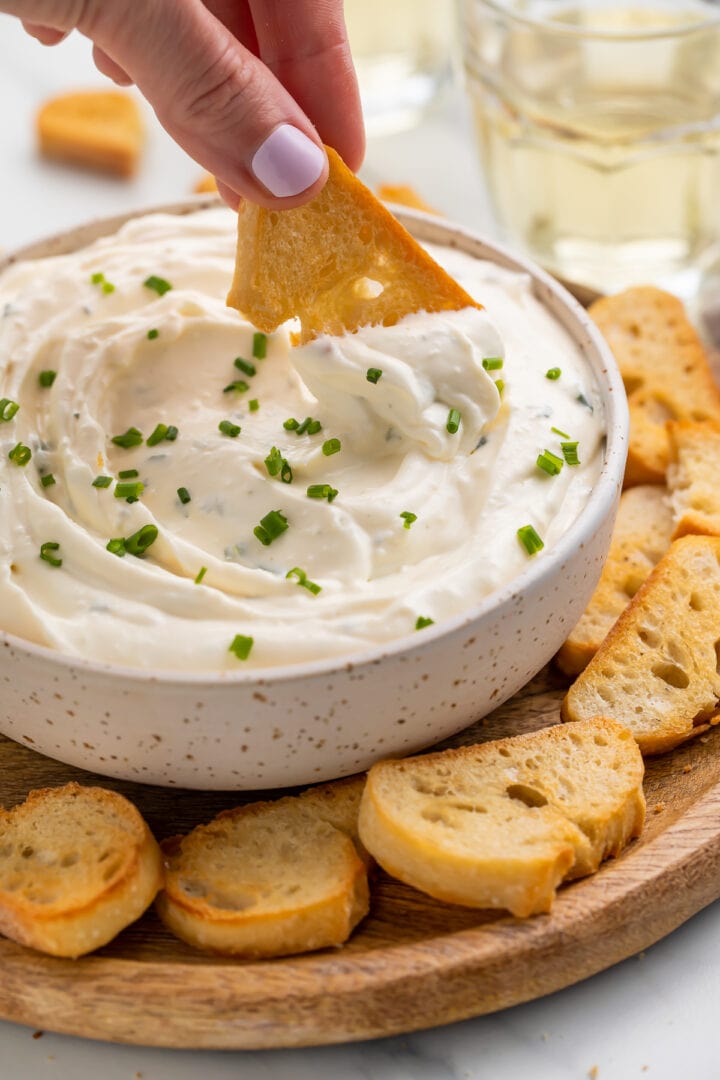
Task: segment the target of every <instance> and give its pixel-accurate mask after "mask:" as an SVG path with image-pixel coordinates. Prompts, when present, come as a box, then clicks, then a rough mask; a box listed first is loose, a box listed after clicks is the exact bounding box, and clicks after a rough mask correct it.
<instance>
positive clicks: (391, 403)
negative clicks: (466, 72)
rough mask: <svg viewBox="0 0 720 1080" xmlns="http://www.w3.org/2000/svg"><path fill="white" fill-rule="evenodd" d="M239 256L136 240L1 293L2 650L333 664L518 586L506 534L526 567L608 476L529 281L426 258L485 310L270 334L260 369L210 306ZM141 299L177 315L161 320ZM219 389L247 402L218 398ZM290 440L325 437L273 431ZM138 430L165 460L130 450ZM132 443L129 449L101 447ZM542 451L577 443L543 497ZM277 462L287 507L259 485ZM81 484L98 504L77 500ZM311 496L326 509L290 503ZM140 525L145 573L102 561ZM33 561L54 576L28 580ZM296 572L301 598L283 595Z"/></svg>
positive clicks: (24, 273) (223, 230) (153, 227)
mask: <svg viewBox="0 0 720 1080" xmlns="http://www.w3.org/2000/svg"><path fill="white" fill-rule="evenodd" d="M234 248H235V237H234V219H233V215H232V214H231V213H230V211H228V210H225V209H213V210H207V211H203V212H198V213H195V214H193V215H190V216H187V217H180V218H178V217H175V216H167V215H153V216H152V217H145V218H142V219H140V220H136V221H133V222H131V223H130V224H128V225H126V226H125V227H124V228H123V229H121V230H120V232H119V233H118V234H117V235H115V236H112V237H109V238H106V239H103V240H101V241H99V242H97V243H95V244H93V245H92V246H91V247H88V248H85V249H84V250H82V251H79V252H77V253H75V254H71V255H66V256H62V257H56V258H52V259H43V260H41V261H36V262H29V263H23V264H19V265H17V266H14V267H11V268H10V269H9V270H7V271H6V272H5V273H4V274H3V275H2V277H1V278H0V314H1V315H2V319H0V399H7V400H8V401H11V402H15V403H17V404H18V405H19V410H18V411H17V412H16V413H15V415H14V416H13V417H12V418H11V419H9V420H6V421H2V420H0V628H1V629H3V630H5V631H9V632H11V633H13V634H16V635H18V636H20V637H22V638H25V639H28V640H30V641H33V642H39V643H41V644H43V645H47V646H50V647H52V648H54V649H57V650H59V651H61V652H63V653H65V654H69V655H72V656H84V657H90V658H94V659H97V660H102V661H109V662H114V663H121V664H125V665H129V666H135V667H143V668H150V667H153V668H165V669H176V670H181V671H203V670H218V669H231V670H238V669H240V670H245V669H247V668H248V667H250V666H262V667H265V666H268V667H272V666H277V665H280V664H287V663H295V662H300V661H305V660H314V659H319V658H322V657H326V656H335V655H343V654H350V653H354V652H356V651H358V650H362V649H364V648H366V647H369V646H373V645H377V644H378V643H381V642H385V641H391V640H393V639H396V638H399V637H402V636H403V635H405V634H409V633H412V632H414V631H415V627H416V624H417V620H418V618H420V619H421V620H426V619H432V620H434V621H435V622H439V621H441V620H442V619H445V618H448V617H449V616H452V615H457V614H459V613H462V612H464V611H466V610H468V609H469V608H470V607H472V606H473V605H474V604H476V603H477V602H478V601H479V600H481V599H482V598H483V597H485V596H487V595H488V594H489V593H491V592H492V591H493V590H494V589H497V588H498V587H499V586H501V585H503V584H504V583H505V582H507V581H509V580H510V579H511V578H513V577H514V576H516V575H517V574H519V573H520V572H521V571H522V570H524V569H525V568H526V567H527V565H528V561H529V558H530V556H529V555H528V553H527V551H526V549H525V547H524V546H523V545H522V543H521V542H520V540H519V539H518V535H517V530H518V528H520V527H522V526H525V525H532V526H533V527H534V529H535V530H536V531H537V533H538V534H539V536H540V537H541V538H542V539H543V541H544V543H545V548H544V550H543V551H541V552H540V553H539V554H537V555H534V556H533V558H535V559H542V558H543V557H544V556H545V554H546V553H547V551H548V550H549V549H551V548H552V546H553V544H555V543H556V542H557V540H558V539H559V537H561V536H562V535H563V533H564V532H565V531H566V530H567V529H568V527H569V526H570V525H571V524H572V522H573V521H574V520H575V518H576V517H577V515H578V513H579V512H580V511H581V510H582V508H583V506H584V505H585V503H586V501H587V499H588V496H589V493H590V491H591V488H592V486H593V483H594V482H595V480H596V478H597V476H598V473H599V470H600V467H601V464H602V440H603V435H604V418H603V415H602V409H601V405H600V401H599V396H598V393H597V389H596V387H595V386H594V383H593V379H592V376H591V374H590V372H589V370H588V368H587V367H586V365H585V363H584V361H583V358H582V356H581V355H580V353H579V351H578V349H577V348H576V346H575V345H574V344H573V343H572V341H571V340H570V338H569V336H568V335H567V333H566V332H565V331H564V330H563V328H562V327H561V326H560V325H559V324H558V323H557V322H556V321H555V320H554V319H553V318H552V317H551V316H550V315H549V313H548V312H547V311H546V310H545V309H544V308H543V307H542V305H541V304H540V303H539V302H538V301H537V300H536V299H535V298H534V297H533V294H532V289H531V285H530V281H529V279H527V278H526V277H525V276H524V275H518V274H513V273H510V272H508V271H505V270H501V269H499V268H498V267H496V266H494V265H492V264H490V263H484V262H480V261H478V260H475V259H472V258H470V257H469V256H467V255H464V254H462V253H459V252H457V251H453V250H449V249H432V254H433V255H434V256H435V258H437V259H438V261H440V262H441V263H442V264H443V265H444V266H445V267H446V268H447V269H448V270H449V272H450V273H451V274H452V275H453V276H454V277H456V278H457V280H458V281H459V282H460V283H461V284H462V285H463V286H464V287H465V288H466V289H467V290H468V291H469V292H470V293H471V294H472V295H473V296H475V297H477V299H478V300H479V301H481V302H482V303H483V304H484V306H485V310H483V311H479V310H475V309H467V310H466V311H463V312H458V313H451V314H446V315H427V314H419V315H414V316H411V317H409V318H406V319H404V320H402V321H401V322H400V323H399V324H398V325H397V326H394V327H389V328H386V327H376V328H369V329H366V330H363V331H361V332H360V333H358V334H356V335H347V336H346V337H343V338H334V339H330V338H320V339H318V340H317V341H315V342H313V343H311V344H310V345H307V346H304V347H302V348H297V349H292V348H290V344H289V333H288V329H287V328H281V329H280V330H279V331H278V332H277V333H275V334H273V335H271V337H270V338H269V339H268V342H267V355H266V357H265V358H264V359H257V358H253V355H252V352H253V329H252V327H251V326H249V325H248V324H247V323H246V322H244V321H243V320H242V319H241V318H240V316H239V315H238V314H237V312H234V311H232V310H229V309H228V308H227V307H226V306H225V295H226V292H227V288H228V284H229V281H230V279H231V276H232V267H233V260H234ZM93 275H95V276H96V278H97V275H103V279H102V280H96V281H95V282H93V280H92V278H93ZM150 275H155V276H157V277H161V278H162V279H164V280H166V281H167V282H168V283H170V284H171V285H172V289H171V290H170V291H167V292H165V294H164V295H162V296H160V295H158V293H157V292H156V291H153V290H152V289H150V288H148V287H147V286H146V285H144V284H143V282H144V281H146V279H147V278H148V277H149V276H150ZM103 281H104V282H107V283H109V285H108V286H105V288H104V287H103ZM112 286H114V289H113V290H112V291H110V288H111V287H112ZM496 328H497V329H496ZM151 331H152V332H153V333H150V332H151ZM155 331H157V333H154V332H155ZM503 355H504V361H503V365H502V368H499V367H498V366H497V365H498V361H497V360H496V359H495V358H498V357H503ZM237 357H241V358H243V359H244V360H245V361H247V362H250V364H251V365H253V366H254V367H255V369H256V374H254V375H248V374H246V373H245V372H243V371H241V370H239V369H238V368H237V367H236V366H235V365H234V361H235V359H236V358H237ZM484 359H485V360H488V359H492V360H493V361H494V362H493V363H491V364H490V365H487V366H489V367H490V369H491V370H490V371H486V370H485V368H484V366H483V363H482V361H483V360H484ZM373 368H374V369H379V370H380V371H381V372H382V375H381V376H380V377H379V378H378V380H377V382H370V381H368V378H367V372H368V369H373ZM551 368H560V369H561V375H560V377H559V378H557V379H556V380H551V379H548V378H547V377H546V372H547V371H548V370H549V369H551ZM46 371H52V372H56V375H55V377H54V381H53V382H52V385H50V386H42V385H41V384H40V381H39V375H40V373H41V372H46ZM498 378H500V379H501V380H502V381H503V383H504V388H503V390H502V395H501V394H500V393H499V392H498V387H497V386H496V385H495V380H497V379H498ZM45 381H46V382H47V381H48V377H46V379H45ZM234 381H244V382H245V383H247V384H248V386H249V389H248V390H247V391H243V390H242V388H240V389H236V390H232V391H228V392H223V391H224V388H225V387H226V386H227V385H228V384H230V383H232V382H234ZM251 402H253V403H254V402H257V408H256V409H255V410H253V408H252V407H251ZM452 409H457V410H458V412H459V413H460V417H461V419H460V423H459V427H458V431H457V433H455V434H451V433H450V432H449V431H448V429H447V422H448V416H449V413H450V410H452ZM6 411H10V412H12V411H13V410H12V409H10V410H7V409H6ZM306 417H312V418H313V419H315V420H318V421H320V423H321V425H322V430H321V431H319V432H317V433H315V434H307V433H305V434H301V435H297V434H296V433H295V432H294V431H291V430H287V429H286V428H285V427H284V422H285V421H286V420H288V419H289V418H295V419H297V420H298V421H299V422H301V421H303V420H304V419H305V418H306ZM224 420H229V421H230V422H231V424H235V425H238V426H239V427H240V428H241V431H240V433H239V434H238V435H237V436H236V437H231V435H228V434H223V433H222V432H221V431H220V430H219V428H218V425H219V423H220V422H221V421H224ZM158 424H165V425H175V426H176V427H177V428H178V435H177V438H176V439H175V440H174V441H167V440H163V441H161V442H158V443H157V444H156V445H153V446H148V445H147V443H146V440H147V439H148V437H150V436H151V434H152V433H153V431H154V430H155V429H156V426H157V425H158ZM131 427H133V428H136V429H138V430H139V431H140V432H141V433H142V435H143V442H142V443H141V444H140V445H138V446H134V447H131V448H129V449H125V448H122V447H120V446H117V445H115V444H113V442H112V441H111V440H112V437H113V436H115V435H120V434H122V433H124V432H126V431H127V430H128V428H131ZM553 427H556V428H558V429H559V430H560V431H562V432H563V433H565V434H566V435H567V436H569V439H570V441H573V442H574V441H577V443H578V448H577V451H578V456H579V459H580V464H579V465H574V466H571V465H567V464H564V465H563V467H562V468H561V469H560V472H559V473H558V474H557V475H554V476H551V475H548V474H547V473H546V472H544V471H542V470H541V469H539V468H538V467H537V465H536V459H537V457H538V454H540V453H541V452H542V451H544V450H546V449H547V450H549V451H551V452H552V453H553V454H555V455H556V456H558V457H560V458H561V459H562V457H563V452H562V449H561V442H562V441H563V439H562V437H561V436H560V435H558V434H557V433H555V432H553V431H552V428H553ZM231 430H233V429H231ZM333 439H338V440H339V441H340V445H341V449H340V451H339V452H337V453H333V454H331V455H329V456H328V455H326V453H324V452H323V445H324V444H325V443H326V442H327V441H328V440H333ZM18 443H21V444H23V446H26V447H28V448H29V449H30V451H31V452H32V457H31V459H30V460H29V461H28V462H27V464H25V465H21V464H17V463H16V462H15V461H14V460H11V459H10V458H9V456H8V455H9V454H10V453H11V452H12V451H13V448H14V447H16V446H17V444H18ZM272 447H276V448H277V450H278V451H279V453H280V456H281V457H282V458H283V459H285V460H286V461H287V462H288V464H289V466H290V469H291V471H292V482H291V483H284V482H283V481H282V479H281V476H280V475H279V474H278V475H276V476H274V477H273V476H271V475H270V474H269V472H268V468H267V466H266V465H265V459H266V457H267V456H268V454H269V453H270V451H271V448H272ZM15 456H16V457H17V455H15ZM20 456H21V457H22V454H21V455H20ZM127 470H137V473H138V476H137V478H136V479H137V480H139V481H140V482H141V483H142V484H143V485H144V490H143V491H142V494H141V495H140V497H139V499H138V501H136V502H132V503H128V502H127V501H126V500H125V499H121V498H117V497H116V496H115V483H116V481H117V478H118V474H119V473H120V472H121V471H127ZM48 474H51V475H52V477H53V478H54V483H48V484H47V486H43V483H42V477H43V476H45V477H47V476H48ZM285 475H286V477H287V475H288V474H287V470H285ZM98 476H108V477H112V482H111V484H110V486H109V487H104V488H100V487H94V486H93V481H94V480H95V478H96V477H98ZM134 480H135V478H130V480H129V482H130V483H132V482H134ZM123 482H128V481H127V480H125V481H123ZM323 484H327V485H329V489H330V492H332V490H337V495H336V496H335V497H334V498H332V501H329V500H328V498H310V497H308V495H307V490H308V487H310V486H311V485H323ZM180 488H184V489H186V490H187V493H188V494H189V496H190V501H189V502H186V503H183V502H182V501H181V499H180V498H179V496H178V489H180ZM271 511H279V512H280V513H281V514H282V515H283V517H284V518H285V519H286V521H287V529H286V530H285V531H284V532H283V533H282V534H281V535H279V536H278V537H277V538H276V539H274V540H273V541H272V543H271V544H270V545H269V546H265V545H263V544H262V543H261V542H260V540H259V539H258V538H257V536H256V535H255V533H254V529H255V527H256V526H258V525H259V524H260V522H261V520H262V519H263V518H264V517H265V516H266V515H267V514H268V513H270V512H271ZM403 514H406V515H409V516H410V518H409V517H407V516H406V517H403V516H402V515H403ZM412 515H416V520H414V521H413V520H410V519H411V516H412ZM275 521H276V522H277V518H275ZM147 524H152V525H155V526H156V527H157V530H158V537H157V539H156V541H155V542H154V543H153V544H152V546H151V547H149V548H148V550H147V552H146V554H145V555H144V557H142V558H138V557H135V556H134V555H132V554H126V555H125V556H124V557H120V556H118V555H116V554H113V553H112V552H111V551H108V550H107V547H106V545H107V543H108V541H109V540H111V539H117V538H127V537H129V536H130V535H132V534H134V533H135V532H137V531H138V530H139V529H141V528H142V527H143V526H145V525H147ZM408 525H409V527H407V526H408ZM48 542H50V543H52V544H57V545H59V546H58V547H57V548H54V547H53V548H49V549H48V548H45V549H44V550H45V553H46V555H49V556H50V558H51V559H55V560H59V559H61V560H62V565H61V566H56V565H53V564H52V562H51V561H48V560H47V559H43V558H41V557H40V550H41V547H42V545H44V544H46V543H48ZM202 568H206V569H205V572H204V576H202V581H201V583H199V584H196V578H197V576H198V575H199V574H201V571H202ZM294 568H300V570H302V571H303V572H304V574H305V575H306V579H307V582H309V583H311V584H313V585H318V586H320V591H319V592H313V591H311V590H310V589H309V588H307V587H303V586H302V585H301V584H300V583H299V580H298V578H299V575H295V576H294V577H291V578H289V579H288V578H287V576H286V575H287V574H288V572H289V571H290V570H292V569H294ZM418 632H422V631H418ZM235 635H241V636H242V637H243V638H252V639H253V643H252V647H251V651H250V654H249V657H248V658H247V659H246V660H241V659H239V658H238V656H237V655H236V654H235V653H233V652H231V651H230V649H229V645H230V643H231V642H232V641H233V639H234V638H235ZM241 651H242V650H241Z"/></svg>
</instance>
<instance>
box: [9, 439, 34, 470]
mask: <svg viewBox="0 0 720 1080" xmlns="http://www.w3.org/2000/svg"><path fill="white" fill-rule="evenodd" d="M8 457H9V459H10V461H12V463H13V465H27V463H28V461H29V460H30V458H31V457H32V450H31V449H30V447H29V446H25V445H24V444H23V443H21V442H19V443H17V444H16V445H15V446H13V448H12V450H11V451H10V453H9V454H8Z"/></svg>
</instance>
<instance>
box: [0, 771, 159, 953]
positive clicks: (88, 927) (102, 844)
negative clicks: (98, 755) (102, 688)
mask: <svg viewBox="0 0 720 1080" xmlns="http://www.w3.org/2000/svg"><path fill="white" fill-rule="evenodd" d="M161 883H162V863H161V858H160V849H159V848H158V845H157V844H156V843H155V840H154V839H153V837H152V835H151V833H150V830H149V829H148V827H147V825H146V824H145V822H144V821H143V819H142V817H141V816H140V814H139V812H138V811H137V810H136V808H135V807H134V806H133V805H132V803H130V802H128V800H127V799H125V798H123V796H122V795H117V794H116V793H115V792H113V791H106V790H105V789H103V788H95V787H81V786H80V785H79V784H66V785H65V786H64V787H59V788H45V789H42V790H39V791H32V792H31V793H30V794H29V795H28V797H27V799H26V801H25V802H24V803H22V804H21V805H19V806H16V807H14V809H12V810H2V811H0V932H2V933H3V934H5V935H6V937H9V938H12V939H13V941H18V942H20V944H22V945H29V946H31V947H32V948H33V949H40V950H41V951H42V952H46V953H51V954H52V955H53V956H73V957H74V956H82V955H83V954H85V953H88V952H91V951H92V950H93V949H98V948H100V946H101V945H105V944H106V943H107V942H108V941H111V940H112V938H114V937H115V935H116V934H118V933H119V932H120V931H121V930H122V929H124V927H126V926H128V925H129V924H130V923H131V922H134V921H135V919H137V918H139V917H140V915H142V913H143V912H144V911H145V909H146V908H147V907H149V906H150V904H151V903H152V902H153V900H154V898H155V894H156V893H157V891H158V889H159V888H160V886H161Z"/></svg>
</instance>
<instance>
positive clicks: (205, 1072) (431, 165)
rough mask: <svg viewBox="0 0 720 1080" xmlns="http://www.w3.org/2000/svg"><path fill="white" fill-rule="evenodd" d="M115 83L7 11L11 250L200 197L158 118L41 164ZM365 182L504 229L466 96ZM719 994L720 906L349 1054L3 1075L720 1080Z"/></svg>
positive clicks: (172, 1061) (372, 158)
mask: <svg viewBox="0 0 720 1080" xmlns="http://www.w3.org/2000/svg"><path fill="white" fill-rule="evenodd" d="M102 82H103V80H102V78H101V76H99V75H98V74H97V73H96V72H95V70H94V68H93V67H92V64H91V62H90V53H89V48H88V46H87V43H86V42H84V41H83V40H81V39H78V38H71V39H70V40H68V41H67V42H66V43H65V44H64V45H62V46H61V47H60V48H59V49H56V50H52V51H46V50H44V49H42V48H41V47H40V46H39V45H37V44H36V43H35V42H33V41H31V40H30V39H29V38H26V37H25V35H24V34H23V33H22V31H21V30H20V28H19V24H17V23H16V22H15V21H14V20H12V19H10V18H9V17H7V16H0V162H1V163H2V181H1V184H2V189H1V190H2V200H0V250H4V251H9V250H12V249H13V248H14V247H17V246H19V245H21V244H24V243H27V242H29V241H31V240H34V239H37V238H39V237H41V236H45V235H48V234H49V233H52V232H57V231H60V230H62V229H65V228H67V227H69V226H71V225H74V224H76V223H79V222H82V221H86V220H87V219H88V218H89V217H101V216H103V215H109V214H115V213H120V212H122V211H124V210H130V209H134V208H136V207H143V206H148V205H153V204H156V203H160V202H162V201H170V200H175V199H178V198H182V197H183V196H184V195H186V194H187V193H189V192H190V191H191V189H192V186H193V184H194V182H195V180H196V179H197V178H198V176H199V175H200V170H199V168H198V167H197V166H196V165H195V164H194V163H193V162H192V161H190V160H189V159H188V158H187V157H186V156H185V154H184V153H183V152H182V151H181V150H179V149H178V148H177V147H176V146H174V144H173V143H172V142H171V140H170V139H169V138H168V137H167V136H166V135H165V134H164V132H163V131H162V130H161V129H160V128H159V126H158V125H157V124H156V123H155V122H154V120H153V118H152V116H151V115H149V116H148V123H149V126H150V139H149V145H148V149H147V153H146V156H145V160H144V164H143V167H142V170H141V172H140V175H139V176H138V177H137V179H135V180H134V181H132V182H130V183H128V182H125V181H116V180H112V179H102V178H97V177H93V176H90V175H87V176H86V175H83V174H81V173H77V172H75V171H73V170H70V169H64V168H62V167H59V166H54V165H50V164H46V163H43V162H41V161H39V160H38V158H37V156H36V153H35V145H34V128H33V117H34V114H35V111H36V109H37V107H38V105H39V104H40V103H41V102H42V101H43V100H44V99H45V98H46V97H47V96H49V95H50V94H52V93H55V92H58V91H60V90H64V89H70V88H73V87H85V86H92V85H99V84H102ZM430 147H432V152H430V149H429V148H430ZM364 176H365V178H366V179H367V180H368V181H370V182H372V183H375V182H377V181H380V180H385V181H388V182H396V183H408V182H411V183H413V184H414V185H415V186H416V187H417V188H418V190H419V191H420V192H421V193H422V194H423V195H424V197H425V198H426V199H427V200H428V201H429V202H431V203H433V204H434V205H435V206H437V208H438V209H440V210H443V211H445V212H446V213H447V214H448V215H449V216H451V217H453V218H455V219H456V220H458V221H461V222H462V223H464V224H466V225H469V226H472V227H474V228H477V229H478V230H483V231H485V232H486V233H493V234H495V235H496V234H497V233H496V230H495V228H494V226H493V222H492V217H491V214H490V211H489V209H488V206H487V203H486V201H485V199H484V197H483V193H482V183H481V177H480V171H479V168H478V165H477V161H476V156H475V150H474V146H473V140H472V133H471V130H470V127H469V123H468V117H467V114H466V110H465V109H464V107H463V106H462V103H461V102H460V101H459V100H458V99H457V98H453V99H452V100H450V101H448V102H447V103H446V105H445V107H444V109H443V110H442V111H441V112H439V113H437V114H436V115H435V116H434V117H432V118H430V119H429V120H428V121H427V122H426V123H425V124H424V125H423V126H422V127H421V128H419V129H417V130H415V131H413V132H408V133H405V134H403V135H400V136H396V137H385V138H383V139H378V140H375V141H373V142H371V144H370V147H369V150H368V156H367V162H366V166H365V169H364ZM1 801H2V791H1V781H0V802H1ZM0 978H2V972H0ZM718 1001H720V902H719V903H716V904H714V905H713V906H712V907H710V908H708V909H706V910H705V911H704V912H702V913H701V914H699V915H697V916H696V917H695V918H694V919H692V920H691V921H690V922H689V923H687V924H686V925H685V926H683V927H682V928H681V929H679V930H677V931H676V932H675V933H674V934H672V935H671V936H670V937H668V938H666V939H665V940H664V941H662V942H660V943H659V944H657V945H656V946H654V947H653V948H652V949H649V950H647V952H646V953H644V954H640V956H637V957H634V958H632V959H630V960H627V961H625V963H623V964H620V965H618V966H616V967H615V968H613V969H611V970H610V971H607V972H605V973H603V974H601V975H597V976H595V977H594V978H592V979H588V980H587V981H585V982H583V983H581V984H579V985H577V986H575V987H571V988H570V989H568V990H565V991H562V992H561V993H557V994H554V995H552V996H550V997H547V998H544V999H542V1000H540V1001H537V1002H534V1003H532V1004H529V1005H523V1006H518V1007H516V1008H514V1009H509V1010H507V1011H505V1012H502V1013H498V1014H496V1015H493V1016H488V1017H482V1018H479V1019H476V1020H469V1021H467V1022H465V1023H462V1024H455V1025H452V1026H450V1027H445V1028H435V1029H431V1030H428V1031H426V1032H422V1033H420V1034H415V1035H409V1036H405V1037H399V1038H392V1039H383V1040H378V1041H375V1042H370V1043H355V1044H352V1045H347V1046H341V1047H324V1048H319V1049H307V1050H279V1051H263V1052H257V1053H200V1052H197V1053H192V1052H188V1051H169V1050H151V1049H145V1048H141V1047H127V1046H111V1045H106V1044H102V1043H93V1042H88V1041H84V1040H82V1039H75V1038H68V1037H63V1036H56V1035H51V1034H49V1033H44V1034H43V1035H42V1037H37V1038H33V1032H32V1031H31V1030H30V1029H28V1028H24V1027H20V1026H17V1025H14V1024H7V1023H1V1022H0V1080H39V1078H40V1080H42V1078H44V1077H48V1078H49V1080H97V1078H98V1077H102V1078H103V1080H133V1078H135V1080H191V1078H192V1080H195V1078H196V1077H199V1076H203V1077H208V1078H212V1080H223V1078H225V1077H228V1078H229V1077H231V1076H232V1077H236V1076H242V1077H243V1078H244V1080H516V1078H517V1080H520V1078H521V1077H522V1078H523V1080H525V1078H528V1077H532V1080H584V1078H587V1077H593V1076H597V1080H643V1077H645V1076H647V1077H648V1080H678V1077H682V1076H687V1077H688V1078H689V1080H718V1078H720V1038H718V1034H717V1030H716V1028H715V1024H716V1023H717V1018H716V1015H715V1014H716V1003H717V1002H718Z"/></svg>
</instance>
